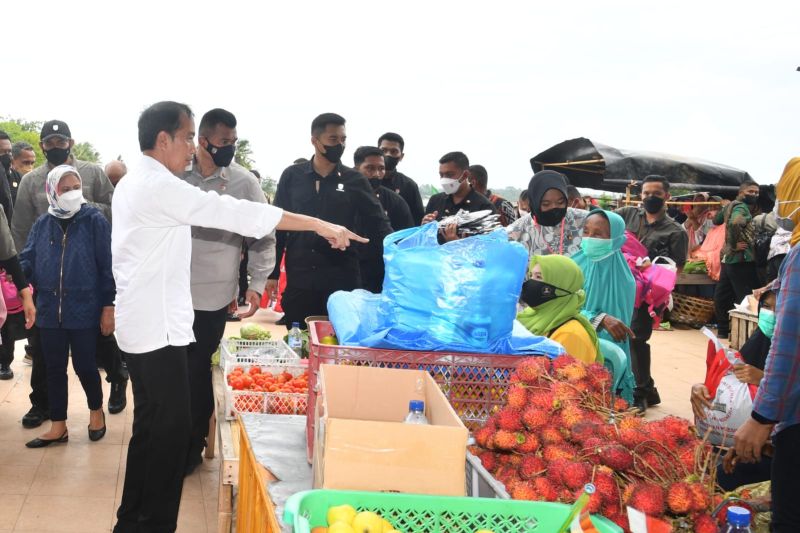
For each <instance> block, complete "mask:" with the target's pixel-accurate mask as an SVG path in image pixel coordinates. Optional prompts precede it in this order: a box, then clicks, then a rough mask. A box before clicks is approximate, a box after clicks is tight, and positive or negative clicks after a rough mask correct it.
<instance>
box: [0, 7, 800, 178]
mask: <svg viewBox="0 0 800 533" xmlns="http://www.w3.org/2000/svg"><path fill="white" fill-rule="evenodd" d="M6 4H8V5H6ZM612 4H613V5H612ZM16 9H19V10H20V14H21V17H19V18H17V19H16V20H15V19H14V14H15V13H14V12H15V10H16ZM3 11H4V13H3V21H4V22H3V26H2V30H0V36H2V39H3V42H4V43H6V47H5V53H4V61H3V64H4V66H5V69H4V74H3V77H2V78H3V83H2V85H1V86H0V87H1V88H0V115H5V116H10V117H15V118H25V119H29V120H41V121H43V120H48V119H53V118H58V119H62V120H65V121H67V122H68V123H69V125H70V127H71V129H72V133H73V137H74V138H75V139H76V140H77V141H90V142H91V143H92V144H94V145H95V147H96V148H97V149H98V150H99V151H100V153H101V156H102V158H103V160H104V161H108V160H110V159H113V158H115V157H116V156H117V155H118V154H122V156H123V158H124V159H125V160H127V161H128V162H131V161H133V160H135V159H136V158H137V157H138V156H139V151H138V144H137V137H136V135H137V132H136V120H137V118H138V114H139V113H140V112H141V110H142V109H143V108H145V107H146V106H148V105H149V104H151V103H153V102H156V101H159V100H165V99H174V100H179V101H183V102H186V103H188V104H189V105H191V106H192V108H193V109H194V111H195V113H196V114H197V115H198V117H199V116H201V115H202V114H203V113H204V112H205V111H207V110H208V109H210V108H212V107H223V108H226V109H228V110H230V111H232V112H233V113H234V114H236V116H237V118H238V120H239V127H238V133H239V136H240V137H243V138H247V139H249V140H250V141H251V143H252V146H253V150H254V159H255V160H256V168H258V169H259V170H260V171H262V174H267V175H271V176H273V177H275V178H277V177H279V176H280V173H281V172H282V170H283V169H284V168H285V167H286V166H287V165H288V164H290V163H291V162H292V161H293V160H294V159H296V158H298V157H309V156H310V155H311V154H312V147H311V144H310V141H309V138H310V133H309V128H310V123H311V120H312V119H313V118H314V117H315V116H316V115H318V114H319V113H322V112H327V111H333V112H336V113H339V114H341V115H343V116H344V117H345V118H346V119H347V133H348V142H347V150H346V152H345V156H344V158H343V160H344V161H345V162H346V163H347V164H351V163H352V154H353V151H354V150H355V148H357V147H358V146H360V145H364V144H375V142H376V141H377V138H378V136H379V135H380V134H381V133H383V132H385V131H396V132H398V133H400V134H401V135H403V137H405V139H406V158H405V160H404V161H403V162H402V163H401V165H400V167H399V169H400V170H401V171H403V172H405V173H406V174H408V175H410V176H411V177H413V178H415V179H416V180H417V181H419V182H422V183H435V182H437V181H438V174H437V170H438V163H437V160H438V158H439V157H440V156H441V155H442V154H444V153H445V152H449V151H453V150H461V151H463V152H465V153H466V154H467V155H468V156H469V158H470V161H471V162H472V163H481V164H483V165H485V166H486V167H487V169H488V171H489V180H490V186H495V187H501V186H517V187H523V186H526V185H527V182H528V179H529V178H530V175H531V174H532V171H531V168H530V164H529V162H528V161H529V159H530V158H531V157H532V156H533V155H535V154H537V153H539V152H540V151H542V150H544V149H546V148H548V147H550V146H552V145H554V144H556V143H559V142H561V141H563V140H566V139H571V138H575V137H581V136H584V137H589V138H590V139H592V140H597V141H599V142H602V143H605V144H609V145H611V146H615V147H622V148H629V149H642V150H651V151H660V152H667V153H675V154H681V155H685V156H696V157H702V158H705V159H709V160H711V161H717V162H720V163H725V164H728V165H731V166H734V167H739V168H741V169H744V170H747V171H748V172H750V174H751V175H752V176H753V177H754V178H755V179H756V180H758V181H760V182H762V183H772V182H775V181H777V179H778V178H779V177H780V173H781V170H782V169H783V166H784V164H785V163H786V161H787V160H788V159H789V158H790V157H792V156H795V155H800V126H798V117H800V98H798V97H799V96H800V72H796V71H795V69H796V68H797V66H798V65H800V53H798V52H799V51H798V47H799V46H800V40H799V39H798V26H797V21H798V19H799V18H800V17H798V15H800V2H798V1H797V0H793V1H780V2H752V1H749V2H730V1H727V2H697V1H692V2H683V1H673V2H658V3H656V2H642V1H641V0H639V1H635V2H597V1H592V2H566V1H550V2H542V1H537V2H534V1H525V2H522V1H520V2H504V1H490V2H487V1H481V2H471V1H464V0H461V1H442V0H429V1H426V2H417V1H409V0H406V1H394V2H369V1H344V2H333V1H331V0H328V1H325V2H321V1H309V0H305V1H296V2H239V1H232V0H230V1H227V2H205V1H193V2H187V1H183V0H180V1H179V0H159V1H152V0H138V1H134V2H117V1H107V0H104V1H97V2H95V1H83V2H82V1H73V2H66V1H58V2H51V1H44V2H36V3H34V4H30V5H25V4H23V3H19V2H16V3H8V2H6V3H4V6H3ZM198 121H199V118H198Z"/></svg>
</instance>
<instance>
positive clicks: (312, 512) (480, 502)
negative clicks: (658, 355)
mask: <svg viewBox="0 0 800 533" xmlns="http://www.w3.org/2000/svg"><path fill="white" fill-rule="evenodd" d="M344 504H349V505H352V506H353V507H355V508H356V509H357V510H358V511H373V512H375V513H378V514H379V515H380V516H381V517H382V518H385V519H386V520H388V521H389V522H390V523H391V524H392V525H393V526H394V527H395V528H396V529H397V530H399V531H402V532H403V533H475V532H476V531H478V530H479V529H488V530H491V531H493V532H494V533H528V532H531V533H553V532H555V531H557V530H558V528H559V527H560V526H561V524H562V523H563V522H564V520H566V519H567V516H568V515H569V510H570V506H569V505H565V504H561V503H549V502H525V501H515V500H500V499H496V498H459V497H452V496H422V495H417V494H390V493H381V492H356V491H344V490H309V491H305V492H298V493H297V494H295V495H293V496H291V497H290V498H289V500H288V501H287V502H286V506H285V508H284V511H283V521H284V522H285V523H286V524H288V525H291V526H293V527H294V533H309V532H310V531H311V528H314V527H318V526H326V525H327V519H326V515H327V513H328V509H329V508H330V507H333V506H335V505H344ZM592 522H593V523H594V525H595V527H596V528H597V530H598V531H599V532H600V533H622V530H621V529H620V528H619V527H617V526H616V525H615V524H614V523H612V522H611V521H609V520H607V519H605V518H603V517H602V516H592Z"/></svg>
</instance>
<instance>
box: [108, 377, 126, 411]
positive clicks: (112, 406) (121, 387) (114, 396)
mask: <svg viewBox="0 0 800 533" xmlns="http://www.w3.org/2000/svg"><path fill="white" fill-rule="evenodd" d="M127 390H128V380H127V379H126V380H124V381H117V382H115V383H112V384H111V394H109V395H108V412H109V413H111V414H112V415H115V414H117V413H119V412H121V411H122V410H123V409H125V407H126V406H127V405H128V396H127V395H126V394H125V391H127Z"/></svg>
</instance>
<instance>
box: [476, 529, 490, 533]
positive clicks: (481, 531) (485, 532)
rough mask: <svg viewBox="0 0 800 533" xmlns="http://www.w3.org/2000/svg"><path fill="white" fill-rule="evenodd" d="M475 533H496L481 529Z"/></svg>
mask: <svg viewBox="0 0 800 533" xmlns="http://www.w3.org/2000/svg"><path fill="white" fill-rule="evenodd" d="M475 533H494V531H492V530H491V529H479V530H478V531H476V532H475Z"/></svg>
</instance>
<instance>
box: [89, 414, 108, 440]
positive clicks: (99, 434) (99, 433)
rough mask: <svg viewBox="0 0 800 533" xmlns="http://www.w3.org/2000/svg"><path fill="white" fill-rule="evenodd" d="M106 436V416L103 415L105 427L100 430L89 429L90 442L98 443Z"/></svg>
mask: <svg viewBox="0 0 800 533" xmlns="http://www.w3.org/2000/svg"><path fill="white" fill-rule="evenodd" d="M87 427H89V426H87ZM105 436H106V414H105V413H103V427H101V428H100V429H92V428H91V427H89V440H90V441H92V442H97V441H98V440H100V439H102V438H103V437H105Z"/></svg>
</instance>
